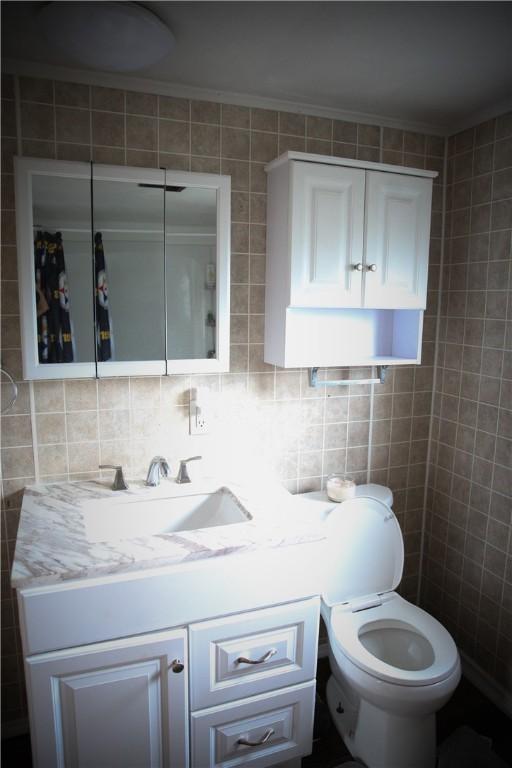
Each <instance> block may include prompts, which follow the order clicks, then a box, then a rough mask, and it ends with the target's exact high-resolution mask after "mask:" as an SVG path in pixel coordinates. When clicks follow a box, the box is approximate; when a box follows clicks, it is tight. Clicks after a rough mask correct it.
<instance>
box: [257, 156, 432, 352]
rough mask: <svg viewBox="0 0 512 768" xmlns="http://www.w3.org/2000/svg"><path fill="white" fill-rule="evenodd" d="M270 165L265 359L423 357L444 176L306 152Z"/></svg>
mask: <svg viewBox="0 0 512 768" xmlns="http://www.w3.org/2000/svg"><path fill="white" fill-rule="evenodd" d="M266 170H267V173H268V213H267V220H268V228H267V286H266V297H265V301H266V305H265V312H266V322H265V361H266V362H267V363H273V364H275V365H279V366H282V367H299V366H311V367H315V366H345V365H387V364H397V363H398V364H400V363H402V364H405V363H409V364H410V363H413V362H420V349H421V332H422V320H423V311H424V309H425V307H426V302H427V273H428V253H429V237H430V217H431V199H432V179H433V177H435V176H436V175H437V174H436V173H433V172H431V171H424V170H421V169H420V170H416V169H410V168H399V167H395V166H389V165H382V164H379V163H370V162H368V163H365V162H361V161H355V160H344V159H342V158H334V157H333V158H330V157H323V156H319V155H308V154H305V153H299V152H288V153H286V154H285V155H283V156H282V157H280V158H278V159H277V160H274V161H273V162H271V163H270V164H269V165H268V166H267V168H266Z"/></svg>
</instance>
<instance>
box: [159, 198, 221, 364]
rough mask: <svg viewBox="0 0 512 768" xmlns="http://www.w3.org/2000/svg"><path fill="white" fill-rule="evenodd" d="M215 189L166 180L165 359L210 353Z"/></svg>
mask: <svg viewBox="0 0 512 768" xmlns="http://www.w3.org/2000/svg"><path fill="white" fill-rule="evenodd" d="M216 232H217V190H216V189H207V188H202V187H178V186H175V187H173V186H167V187H166V194H165V236H166V267H167V268H166V280H167V359H168V360H186V359H197V358H199V359H204V358H214V357H216V354H217V350H216V339H217V327H216V326H217V317H216V315H217V301H216V297H217V290H216V264H217V237H216Z"/></svg>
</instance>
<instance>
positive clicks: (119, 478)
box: [99, 464, 128, 491]
mask: <svg viewBox="0 0 512 768" xmlns="http://www.w3.org/2000/svg"><path fill="white" fill-rule="evenodd" d="M99 469H115V471H116V474H115V477H114V482H113V484H112V490H113V491H126V490H127V489H128V484H127V483H126V480H125V479H124V475H123V468H122V466H121V465H120V464H100V465H99Z"/></svg>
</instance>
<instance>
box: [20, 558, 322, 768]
mask: <svg viewBox="0 0 512 768" xmlns="http://www.w3.org/2000/svg"><path fill="white" fill-rule="evenodd" d="M285 559H286V558H285ZM207 565H208V564H202V565H201V566H200V567H199V571H198V577H197V578H199V579H200V581H201V582H202V583H203V592H202V594H201V595H195V596H194V594H193V593H188V599H187V600H186V602H185V603H184V607H183V609H182V608H181V607H180V606H179V598H178V599H176V600H173V599H172V598H173V595H177V594H178V593H179V592H180V589H179V588H180V585H182V584H184V582H182V581H180V579H181V578H189V577H190V578H196V577H195V576H194V573H195V566H194V569H192V570H191V569H190V568H186V569H185V570H184V571H183V573H182V574H181V576H180V574H179V573H178V575H177V576H176V575H175V574H174V575H173V574H172V572H170V573H169V574H165V573H162V574H156V575H149V576H142V577H139V579H137V578H136V577H130V578H129V579H128V580H126V579H120V580H116V579H113V580H107V579H104V580H92V581H90V582H89V583H88V581H87V580H85V581H84V582H76V583H75V584H76V586H75V584H73V583H72V582H71V583H69V584H65V585H56V586H55V587H52V586H50V587H41V588H39V589H37V588H36V589H28V590H25V591H24V590H21V591H20V592H19V600H20V611H21V613H22V615H23V622H22V637H23V646H24V649H25V654H26V658H25V669H26V677H27V689H28V698H29V713H30V725H31V738H32V747H33V755H34V768H50V766H51V768H54V767H55V768H78V766H79V767H80V768H103V767H104V768H127V766H133V768H188V767H189V766H190V768H227V767H228V766H230V767H231V766H235V765H236V766H238V765H251V766H252V767H253V768H265V767H266V766H279V767H280V768H285V767H286V768H292V766H293V767H294V768H295V766H299V765H300V758H301V757H302V756H304V755H306V754H309V753H310V751H311V745H312V731H313V720H314V702H315V675H316V662H317V646H318V626H319V611H320V600H319V597H317V596H313V597H303V598H301V599H296V596H297V589H302V587H301V586H300V579H299V587H297V586H296V585H290V586H287V585H286V584H284V583H283V584H280V585H278V586H276V590H275V593H276V599H277V600H280V599H283V597H285V595H286V594H288V600H290V601H289V602H284V603H279V604H277V605H276V604H274V605H268V598H267V601H266V602H267V604H266V605H265V602H264V601H265V598H264V596H263V595H264V590H266V584H265V583H264V584H263V589H262V591H261V593H260V594H259V595H256V594H255V593H253V596H252V598H251V599H249V598H248V596H247V595H246V599H245V603H246V606H247V608H249V610H245V611H240V609H239V608H238V612H231V613H229V614H228V615H219V609H220V610H222V608H221V606H222V605H223V606H224V610H225V611H233V610H236V609H235V608H234V605H235V603H233V602H230V594H229V589H225V590H224V594H222V595H221V594H219V593H217V592H214V593H212V595H211V599H210V600H209V601H207V600H206V597H205V594H204V581H203V578H204V576H205V575H207V574H208V571H207V570H205V569H206V566H207ZM215 565H217V564H215ZM230 565H232V567H234V568H236V567H238V566H237V563H236V562H235V563H233V564H227V569H228V572H229V568H230ZM221 570H224V569H221ZM276 573H277V572H276ZM221 575H222V574H221V571H220V570H219V578H221ZM215 578H216V577H215V576H213V577H212V579H213V580H212V582H211V583H214V582H215ZM256 578H257V577H256V576H255V577H254V583H256ZM263 581H264V580H263ZM112 590H113V591H112ZM176 590H178V592H176ZM293 590H295V593H294V592H293ZM235 592H236V590H235ZM294 594H295V599H294V598H293V595H294ZM303 594H304V593H303ZM114 595H117V596H118V599H113V598H114ZM140 599H142V603H139V600H140ZM207 602H209V604H210V609H209V613H210V616H211V615H212V614H213V617H208V615H205V614H207V613H208V611H207V610H205V607H204V606H205V605H206V604H207ZM73 605H74V606H75V607H74V608H71V609H70V608H69V606H73ZM73 611H76V622H74V621H73V615H74V613H73ZM42 614H45V615H46V616H47V617H48V618H47V621H48V620H49V619H50V618H53V621H51V625H50V627H49V628H47V629H44V628H42V627H40V622H39V620H38V617H39V616H41V615H42ZM107 614H108V616H109V620H110V622H112V621H114V624H112V623H110V625H109V623H108V621H105V618H106V616H107ZM201 615H202V616H203V617H204V619H202V620H198V619H200V618H201ZM165 619H167V622H168V623H169V624H171V623H172V624H174V626H175V628H168V629H167V628H163V627H162V624H163V622H164V621H165ZM176 622H178V624H176ZM68 625H71V626H69V628H68ZM115 627H117V633H116V629H115ZM149 628H151V629H153V630H154V631H147V630H148V629H149ZM143 629H144V630H146V631H145V632H143V631H142V630H143ZM126 632H129V633H130V635H129V636H125V637H123V638H122V639H112V640H111V639H107V638H108V637H109V636H111V637H112V636H113V637H115V636H116V634H117V636H119V635H120V634H121V633H126ZM70 633H71V634H70ZM77 633H78V634H77ZM87 633H88V634H87ZM80 636H81V637H83V638H84V641H85V640H87V642H88V644H81V645H76V640H77V639H78V638H79V637H80ZM70 637H73V638H74V640H75V644H74V645H73V646H72V647H67V648H65V649H64V650H62V649H61V648H62V645H63V644H64V645H65V644H66V643H69V639H68V638H70ZM91 638H94V640H96V641H95V642H94V641H93V642H90V640H91ZM53 648H55V649H56V650H53ZM33 649H38V650H37V651H36V652H34V650H33Z"/></svg>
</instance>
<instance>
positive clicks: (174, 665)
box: [169, 659, 185, 674]
mask: <svg viewBox="0 0 512 768" xmlns="http://www.w3.org/2000/svg"><path fill="white" fill-rule="evenodd" d="M169 667H170V669H171V670H172V672H175V674H179V673H180V672H183V670H184V669H185V665H184V664H183V663H182V662H181V661H180V659H173V661H171V663H170V664H169Z"/></svg>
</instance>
